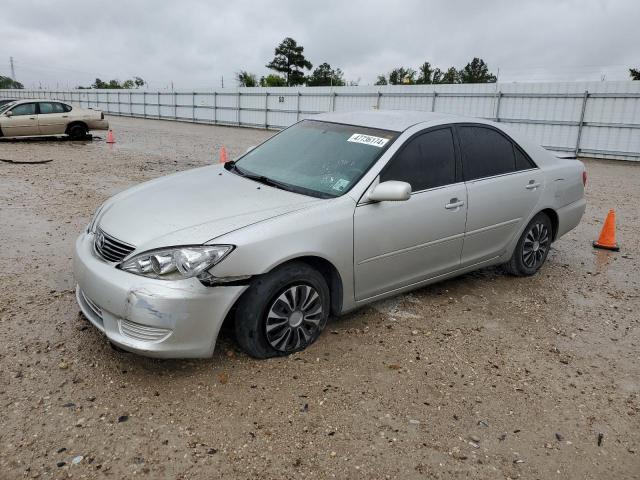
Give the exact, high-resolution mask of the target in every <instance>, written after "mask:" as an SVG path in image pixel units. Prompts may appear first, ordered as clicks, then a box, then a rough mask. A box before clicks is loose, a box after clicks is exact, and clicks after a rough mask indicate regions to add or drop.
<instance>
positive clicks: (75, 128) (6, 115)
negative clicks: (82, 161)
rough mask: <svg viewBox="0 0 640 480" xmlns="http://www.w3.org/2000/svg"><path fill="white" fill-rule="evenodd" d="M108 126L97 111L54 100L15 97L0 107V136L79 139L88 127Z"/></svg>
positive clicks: (98, 128) (101, 114)
mask: <svg viewBox="0 0 640 480" xmlns="http://www.w3.org/2000/svg"><path fill="white" fill-rule="evenodd" d="M108 129H109V122H108V121H107V120H105V118H104V113H102V112H101V111H99V110H88V109H84V108H79V107H75V106H72V105H69V104H68V103H64V102H59V101H55V100H18V101H16V102H13V103H9V104H6V105H3V106H2V107H0V137H24V136H29V137H30V136H34V135H69V136H70V137H71V138H73V139H81V138H85V137H86V136H87V133H88V132H89V131H90V130H108Z"/></svg>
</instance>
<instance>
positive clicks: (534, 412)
mask: <svg viewBox="0 0 640 480" xmlns="http://www.w3.org/2000/svg"><path fill="white" fill-rule="evenodd" d="M110 121H111V123H112V126H113V128H114V131H115V134H116V140H117V142H118V143H117V144H116V145H114V146H109V145H107V144H105V143H104V142H103V141H101V140H94V141H93V142H66V141H65V142H62V141H56V142H53V141H36V142H33V141H31V142H26V141H13V142H6V141H0V158H3V159H13V160H43V159H52V160H53V161H52V162H50V163H47V164H41V165H12V164H9V163H4V162H0V225H1V226H2V228H1V229H0V244H1V245H2V247H1V248H0V282H1V287H2V289H1V293H0V336H1V338H2V341H1V342H0V401H1V402H2V408H1V410H0V425H1V428H0V478H2V479H12V478H68V477H71V478H103V477H108V478H133V477H134V476H136V477H137V476H142V477H143V478H154V479H156V478H181V479H192V478H193V479H200V478H202V479H204V478H214V477H216V478H217V477H218V476H224V477H225V478H259V479H263V478H264V479H267V478H273V479H287V478H294V477H295V478H333V477H335V478H366V479H378V478H394V479H403V480H404V479H410V478H429V479H446V478H479V479H497V478H539V479H553V478H558V479H560V478H562V479H564V478H575V479H587V478H589V479H591V478H592V479H601V478H605V477H606V478H615V479H628V478H640V355H639V353H638V352H639V346H640V335H639V332H640V328H639V327H640V315H639V314H638V311H639V310H640V293H639V292H640V289H639V282H640V273H639V272H640V235H639V234H638V231H639V229H640V210H639V209H638V204H639V203H640V164H631V163H623V162H604V161H595V160H586V161H585V162H586V165H587V170H588V173H589V183H588V186H587V197H588V207H587V212H586V214H585V217H584V218H583V221H582V223H581V224H580V226H579V227H578V228H576V229H575V230H574V231H573V232H571V233H570V234H568V235H566V236H565V237H563V238H562V239H561V240H560V241H558V242H557V243H555V244H554V245H553V248H552V250H551V253H550V255H549V259H548V261H547V263H546V265H545V266H544V268H543V269H542V270H541V272H540V273H539V274H538V275H536V276H534V277H532V278H512V277H507V276H505V275H503V274H502V273H500V271H498V270H496V269H485V270H481V271H479V272H476V273H473V274H470V275H465V276H463V277H460V278H457V279H454V280H450V281H446V282H443V283H440V284H436V285H433V286H429V287H426V288H422V289H420V290H417V291H414V292H412V293H410V294H406V295H401V296H398V297H396V298H393V299H390V300H386V301H382V302H379V303H376V304H374V305H372V306H370V307H366V308H362V309H360V310H358V311H356V312H355V313H351V314H349V315H346V316H344V317H341V318H338V319H333V320H332V321H330V323H329V325H328V327H327V329H326V331H325V332H324V334H323V335H322V336H321V338H320V339H319V340H318V342H316V344H314V345H313V346H312V347H311V348H309V349H308V350H306V351H304V352H302V353H299V354H296V355H293V356H291V357H288V358H279V359H272V360H268V361H256V360H253V359H251V358H249V357H247V356H246V355H244V354H242V353H241V352H240V351H239V350H238V348H237V347H236V345H235V343H234V341H233V338H232V336H231V334H229V333H225V334H223V336H222V339H221V340H220V342H219V344H218V348H217V350H216V352H215V354H214V357H213V358H212V359H207V360H197V361H159V360H151V359H146V358H141V357H138V356H135V355H131V354H125V353H121V352H117V351H114V350H112V349H111V348H110V347H109V345H108V344H107V343H106V341H105V338H104V337H103V336H102V335H101V334H100V333H99V332H98V331H97V330H96V329H94V328H93V327H91V326H89V324H88V322H87V321H86V320H85V319H84V318H83V317H82V316H81V315H80V314H79V310H78V307H77V306H76V302H75V298H74V293H73V288H74V281H73V277H72V272H71V252H72V243H73V242H74V240H75V237H76V235H77V234H78V233H79V232H80V231H81V230H82V228H84V226H85V225H86V224H87V223H88V221H89V218H90V216H91V214H92V213H93V211H94V210H95V209H96V208H97V207H98V205H100V203H101V202H102V201H104V200H105V199H106V198H108V197H109V196H111V195H113V194H114V193H116V192H118V191H120V190H123V189H125V188H127V187H129V186H131V185H134V184H136V183H139V182H141V181H143V180H147V179H151V178H155V177H158V176H161V175H165V174H168V173H170V172H174V171H176V170H183V169H187V168H192V167H196V166H201V165H206V164H208V163H211V162H213V161H215V159H216V155H214V152H216V153H217V149H218V148H219V147H220V146H221V145H222V144H224V145H225V146H226V147H227V149H228V150H229V153H230V157H231V158H234V156H236V155H237V154H239V153H240V152H243V151H244V150H245V149H246V148H247V147H248V146H249V145H252V144H255V143H257V142H259V141H261V140H263V139H265V138H267V137H268V136H269V135H271V132H265V131H260V130H249V129H234V128H225V127H213V126H205V125H190V124H179V123H171V122H163V121H154V120H139V119H127V118H118V117H115V118H111V119H110ZM609 208H615V209H616V213H617V219H618V240H619V242H620V244H621V246H622V250H621V252H619V253H611V252H605V251H596V250H594V249H592V247H591V243H590V242H591V240H593V239H595V238H596V237H597V235H598V233H599V230H600V227H601V224H602V221H603V219H604V217H605V215H606V213H607V211H608V209H609Z"/></svg>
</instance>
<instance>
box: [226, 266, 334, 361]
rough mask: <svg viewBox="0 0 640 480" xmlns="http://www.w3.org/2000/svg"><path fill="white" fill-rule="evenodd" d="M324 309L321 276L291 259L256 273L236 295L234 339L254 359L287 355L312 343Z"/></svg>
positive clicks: (324, 287)
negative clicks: (274, 268)
mask: <svg viewBox="0 0 640 480" xmlns="http://www.w3.org/2000/svg"><path fill="white" fill-rule="evenodd" d="M329 309H330V294H329V287H328V286H327V282H326V281H325V279H324V277H323V276H322V274H320V272H318V271H317V270H315V269H313V268H312V267H310V266H309V265H307V264H306V263H304V262H292V263H289V264H286V265H284V266H282V267H280V268H278V269H276V270H274V271H273V272H270V273H268V274H266V275H263V276H260V277H258V278H257V279H256V280H254V282H253V283H252V284H251V286H250V287H249V289H248V290H247V291H246V292H245V293H244V294H243V296H242V297H241V298H240V301H239V302H238V308H237V310H236V314H235V330H236V340H237V341H238V344H239V345H240V347H241V348H242V350H244V351H245V352H246V353H247V354H248V355H250V356H252V357H255V358H270V357H276V356H284V355H289V354H291V353H294V352H298V351H300V350H304V349H305V348H307V347H308V346H309V345H311V344H312V343H313V342H315V341H316V339H317V338H318V336H320V333H321V332H322V330H323V328H324V326H325V325H326V323H327V318H328V317H329Z"/></svg>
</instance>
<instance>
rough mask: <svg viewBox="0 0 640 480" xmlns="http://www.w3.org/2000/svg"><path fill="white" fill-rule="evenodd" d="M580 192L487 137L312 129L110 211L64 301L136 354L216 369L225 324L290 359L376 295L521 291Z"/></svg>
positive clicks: (518, 148)
mask: <svg viewBox="0 0 640 480" xmlns="http://www.w3.org/2000/svg"><path fill="white" fill-rule="evenodd" d="M585 182H586V173H585V169H584V165H583V164H582V163H581V162H580V161H578V160H575V159H561V158H557V157H556V156H554V155H552V154H551V153H550V152H548V151H546V150H544V149H543V148H542V147H540V146H538V145H537V144H536V143H535V142H533V141H531V140H529V139H527V138H526V137H523V136H522V135H520V134H518V133H516V132H514V131H511V130H510V129H507V128H506V127H505V126H503V125H502V124H499V123H492V122H489V121H484V120H479V119H472V118H464V117H456V116H450V115H444V114H438V113H426V112H404V111H369V112H355V113H353V112H351V113H328V114H321V115H318V116H315V117H313V118H311V119H306V120H303V121H301V122H299V123H296V124H294V125H293V126H291V127H289V128H287V129H285V130H283V131H281V132H279V133H278V134H276V135H274V136H273V137H271V138H270V139H269V140H267V141H266V142H264V143H262V144H261V145H259V146H257V147H255V148H253V149H250V150H249V151H247V153H245V154H244V155H242V156H241V157H240V158H239V159H237V160H235V161H230V162H227V163H225V164H224V165H211V166H206V167H202V168H197V169H193V170H187V171H183V172H180V173H176V174H172V175H169V176H166V177H163V178H158V179H155V180H152V181H149V182H146V183H143V184H141V185H137V186H135V187H133V188H130V189H128V190H126V191H124V192H121V193H119V194H117V195H116V196H114V197H113V198H111V199H109V200H107V201H106V202H105V203H104V204H103V205H102V206H101V207H100V208H99V209H98V210H97V212H96V213H95V215H94V217H93V219H92V220H91V222H90V224H89V225H88V226H87V228H86V231H84V232H82V234H81V235H80V237H79V238H78V239H77V242H76V245H75V255H74V272H75V278H76V280H77V283H78V286H77V300H78V303H79V305H80V308H81V310H82V312H83V313H84V315H85V316H86V317H87V318H88V319H89V320H90V321H91V323H92V324H93V325H95V327H96V328H98V329H99V330H100V331H102V332H103V333H104V334H105V335H106V336H107V337H108V339H109V341H111V342H112V343H113V344H115V345H117V346H119V347H121V348H122V349H125V350H128V351H131V352H137V353H139V354H143V355H148V356H156V357H207V356H211V355H212V353H213V351H214V347H215V344H216V339H217V337H218V332H219V330H220V327H221V325H222V324H223V322H225V320H226V321H228V322H229V323H231V324H232V325H233V328H234V330H235V336H236V339H237V342H238V344H239V345H240V347H241V348H242V349H243V350H244V351H245V352H247V353H248V354H249V355H251V356H253V357H257V358H267V357H273V356H278V355H287V354H290V353H292V352H297V351H300V350H303V349H305V348H306V347H308V346H309V345H311V344H312V343H313V342H314V341H316V339H317V338H318V336H319V335H320V333H321V332H322V330H323V328H324V327H325V325H326V323H327V319H328V318H329V317H330V316H336V315H340V314H344V313H346V312H349V311H351V310H354V309H356V308H358V307H360V306H362V305H365V304H368V303H370V302H373V301H376V300H379V299H382V298H385V297H389V296H392V295H398V294H400V293H402V292H406V291H409V290H413V289H416V288H420V287H423V286H425V285H427V284H430V283H433V282H437V281H440V280H443V279H446V278H450V277H453V276H456V275H461V274H463V273H465V272H469V271H472V270H475V269H478V268H482V267H487V266H490V265H502V266H503V267H504V270H505V271H506V272H507V273H509V274H512V275H515V276H523V277H526V276H529V275H534V274H535V273H536V272H537V271H538V270H539V269H540V268H541V267H542V266H543V264H544V262H545V260H546V258H547V255H548V253H549V249H550V248H551V245H552V243H553V242H554V241H556V240H558V239H559V238H560V237H561V236H562V235H564V234H566V233H567V232H568V231H570V230H571V229H573V228H574V227H575V226H576V225H578V223H579V221H580V219H581V217H582V215H583V213H584V210H585V199H584V184H585ZM479 281H481V280H479Z"/></svg>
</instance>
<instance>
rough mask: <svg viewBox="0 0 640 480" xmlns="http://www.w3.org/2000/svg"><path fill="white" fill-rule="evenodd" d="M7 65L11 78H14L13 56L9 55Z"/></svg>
mask: <svg viewBox="0 0 640 480" xmlns="http://www.w3.org/2000/svg"><path fill="white" fill-rule="evenodd" d="M9 65H11V78H12V79H13V80H15V79H16V70H15V68H14V67H13V57H9Z"/></svg>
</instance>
